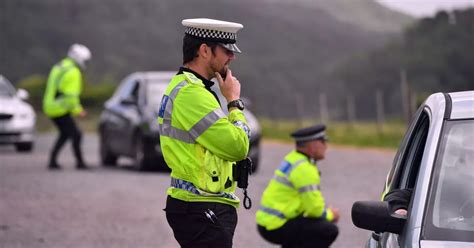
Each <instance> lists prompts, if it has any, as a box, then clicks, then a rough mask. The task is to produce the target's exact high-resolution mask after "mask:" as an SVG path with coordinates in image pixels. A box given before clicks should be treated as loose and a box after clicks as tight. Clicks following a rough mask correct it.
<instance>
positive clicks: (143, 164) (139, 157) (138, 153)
mask: <svg viewBox="0 0 474 248" xmlns="http://www.w3.org/2000/svg"><path fill="white" fill-rule="evenodd" d="M134 149H135V164H136V166H137V169H138V170H140V171H146V170H149V169H150V167H151V165H150V163H151V161H150V159H149V158H148V156H147V152H146V146H145V142H144V140H143V137H142V136H141V135H140V134H137V135H135V148H134Z"/></svg>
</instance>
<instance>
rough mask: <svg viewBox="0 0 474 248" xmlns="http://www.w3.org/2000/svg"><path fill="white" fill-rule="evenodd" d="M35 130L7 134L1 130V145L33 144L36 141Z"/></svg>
mask: <svg viewBox="0 0 474 248" xmlns="http://www.w3.org/2000/svg"><path fill="white" fill-rule="evenodd" d="M34 137H35V132H34V131H33V130H28V131H22V132H5V131H3V130H0V144H15V143H31V142H33V141H34Z"/></svg>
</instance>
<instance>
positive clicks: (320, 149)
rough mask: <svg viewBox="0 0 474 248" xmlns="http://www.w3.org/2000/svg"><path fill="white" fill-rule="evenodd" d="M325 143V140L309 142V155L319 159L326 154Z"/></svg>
mask: <svg viewBox="0 0 474 248" xmlns="http://www.w3.org/2000/svg"><path fill="white" fill-rule="evenodd" d="M326 149H327V144H326V141H325V140H315V141H312V142H311V156H312V158H313V159H316V160H321V159H324V157H325V156H326Z"/></svg>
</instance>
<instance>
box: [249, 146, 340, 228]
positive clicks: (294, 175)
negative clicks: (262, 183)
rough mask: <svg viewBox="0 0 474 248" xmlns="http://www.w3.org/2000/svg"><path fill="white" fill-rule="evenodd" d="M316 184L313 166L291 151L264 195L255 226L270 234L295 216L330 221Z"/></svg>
mask: <svg viewBox="0 0 474 248" xmlns="http://www.w3.org/2000/svg"><path fill="white" fill-rule="evenodd" d="M319 185H320V176H319V171H318V167H317V166H316V164H315V163H313V162H312V160H310V159H309V158H308V157H307V156H306V155H304V154H302V153H300V152H298V151H292V152H290V153H289V154H288V155H287V156H286V157H285V158H284V160H283V162H282V164H281V166H280V168H278V169H277V170H276V171H275V174H274V176H273V178H272V179H271V180H270V182H269V184H268V186H267V188H266V189H265V190H264V192H263V195H262V199H261V205H260V208H259V209H258V210H257V213H256V221H257V224H259V225H260V226H264V227H265V228H266V229H267V230H269V231H271V230H275V229H278V228H280V227H281V226H283V225H284V224H285V223H286V222H287V221H288V220H290V219H293V218H296V217H298V216H304V217H308V218H325V219H326V220H328V221H331V220H333V218H334V217H333V213H332V211H331V210H330V209H328V208H326V206H325V202H324V197H323V195H322V193H321V190H320V186H319Z"/></svg>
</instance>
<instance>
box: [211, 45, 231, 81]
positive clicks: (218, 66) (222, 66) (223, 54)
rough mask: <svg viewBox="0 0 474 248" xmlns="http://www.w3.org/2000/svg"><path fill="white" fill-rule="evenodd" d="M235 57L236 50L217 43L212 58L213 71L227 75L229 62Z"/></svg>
mask: <svg viewBox="0 0 474 248" xmlns="http://www.w3.org/2000/svg"><path fill="white" fill-rule="evenodd" d="M234 59H235V54H234V52H232V51H229V50H227V49H225V48H224V47H222V46H219V45H217V47H216V49H215V52H214V53H213V56H212V59H211V69H212V70H213V72H219V73H220V74H221V75H226V73H227V69H228V68H229V64H230V62H231V61H232V60H234Z"/></svg>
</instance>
